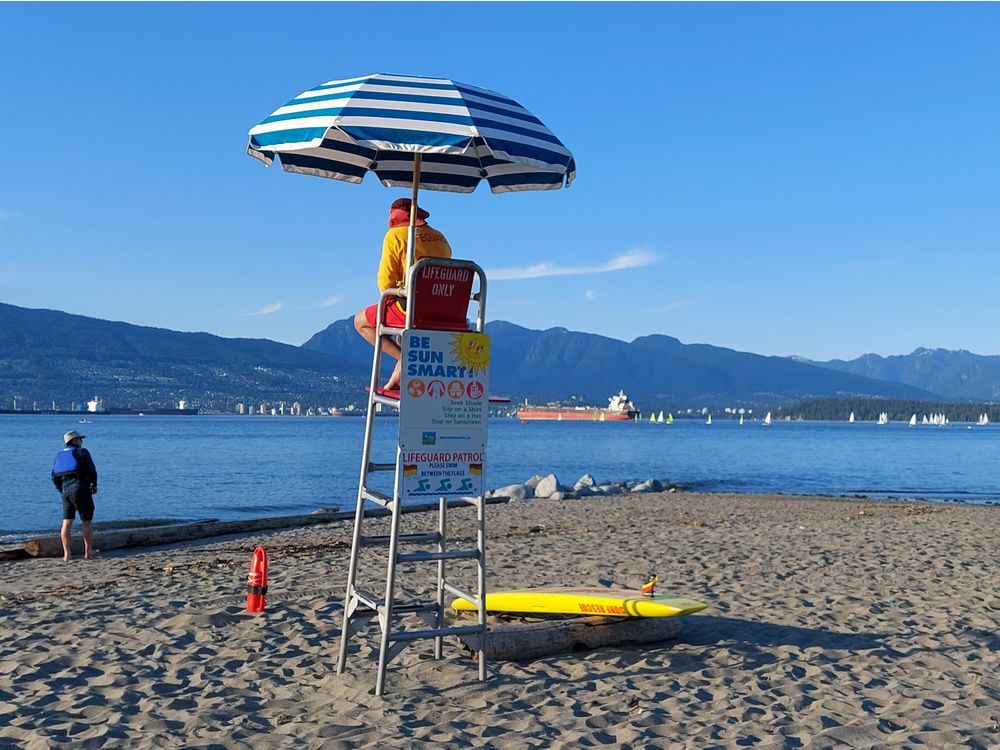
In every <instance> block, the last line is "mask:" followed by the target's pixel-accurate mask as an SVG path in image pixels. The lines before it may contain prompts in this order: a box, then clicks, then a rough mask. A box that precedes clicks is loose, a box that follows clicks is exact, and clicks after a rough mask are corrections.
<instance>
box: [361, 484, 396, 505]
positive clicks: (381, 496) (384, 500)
mask: <svg viewBox="0 0 1000 750" xmlns="http://www.w3.org/2000/svg"><path fill="white" fill-rule="evenodd" d="M361 497H363V498H364V499H365V500H371V501H372V502H373V503H377V504H378V505H381V506H382V507H383V508H389V507H391V506H392V498H391V497H390V496H389V495H387V494H385V493H384V492H379V491H378V490H370V489H368V488H362V490H361Z"/></svg>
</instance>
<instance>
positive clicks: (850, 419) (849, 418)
mask: <svg viewBox="0 0 1000 750" xmlns="http://www.w3.org/2000/svg"><path fill="white" fill-rule="evenodd" d="M847 421H848V422H850V423H851V424H854V412H853V411H852V412H851V416H849V417H848V418H847Z"/></svg>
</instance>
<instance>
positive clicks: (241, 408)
mask: <svg viewBox="0 0 1000 750" xmlns="http://www.w3.org/2000/svg"><path fill="white" fill-rule="evenodd" d="M245 411H246V406H244V405H243V403H242V402H240V403H238V404H236V413H237V414H243V413H244V412H245Z"/></svg>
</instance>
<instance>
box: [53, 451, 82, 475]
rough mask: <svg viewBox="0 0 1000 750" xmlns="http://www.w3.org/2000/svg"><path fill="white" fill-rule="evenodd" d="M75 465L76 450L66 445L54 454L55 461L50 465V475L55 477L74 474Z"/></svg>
mask: <svg viewBox="0 0 1000 750" xmlns="http://www.w3.org/2000/svg"><path fill="white" fill-rule="evenodd" d="M77 465H78V464H77V460H76V448H74V447H73V446H72V445H68V446H66V447H65V448H63V449H62V450H61V451H59V452H58V453H57V454H56V461H55V463H54V464H53V465H52V473H53V474H55V475H56V476H59V475H61V474H75V473H76V469H77Z"/></svg>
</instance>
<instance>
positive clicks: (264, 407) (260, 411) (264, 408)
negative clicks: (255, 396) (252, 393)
mask: <svg viewBox="0 0 1000 750" xmlns="http://www.w3.org/2000/svg"><path fill="white" fill-rule="evenodd" d="M257 413H258V414H267V404H264V403H262V404H261V405H260V408H259V409H258V410H257Z"/></svg>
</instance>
